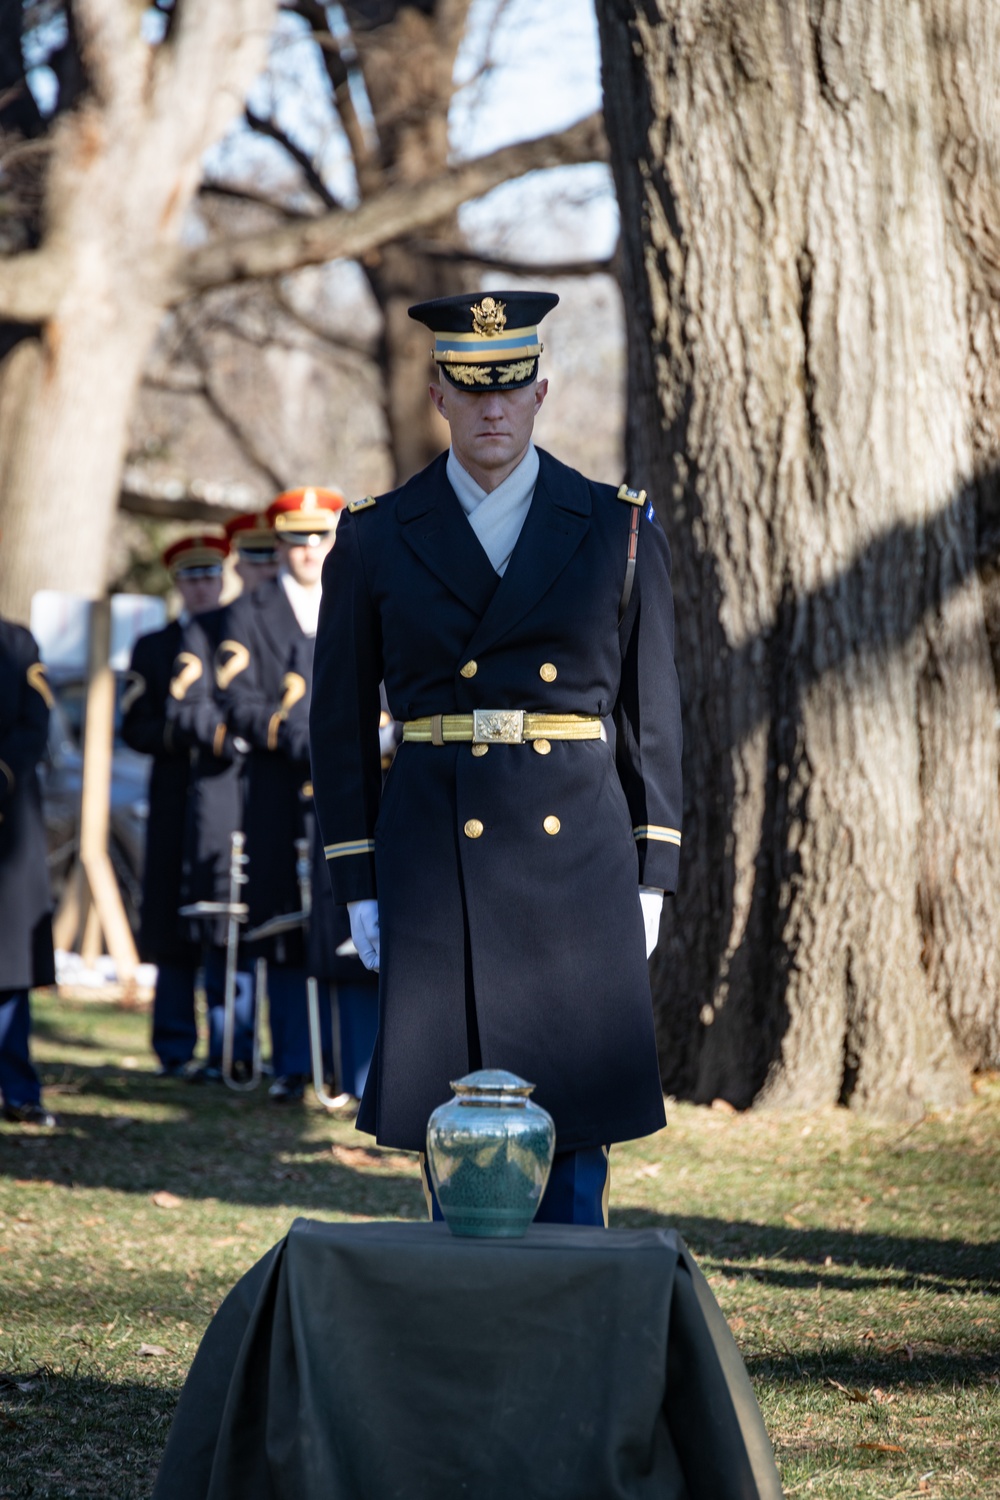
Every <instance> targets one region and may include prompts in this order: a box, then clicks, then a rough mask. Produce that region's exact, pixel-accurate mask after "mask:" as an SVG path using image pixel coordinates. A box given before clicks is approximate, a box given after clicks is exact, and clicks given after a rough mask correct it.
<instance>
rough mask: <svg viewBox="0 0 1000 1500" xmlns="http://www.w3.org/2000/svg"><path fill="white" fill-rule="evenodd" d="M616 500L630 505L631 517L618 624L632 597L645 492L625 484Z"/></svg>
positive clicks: (623, 616)
mask: <svg viewBox="0 0 1000 1500" xmlns="http://www.w3.org/2000/svg"><path fill="white" fill-rule="evenodd" d="M618 499H619V500H624V501H625V502H626V504H628V505H631V507H632V515H631V516H630V518H629V528H628V555H627V557H626V560H625V581H624V583H623V584H622V596H621V599H620V600H619V601H618V623H619V625H620V624H621V622H622V621H623V620H624V618H625V611H626V610H627V609H628V605H629V600H630V599H631V597H632V585H633V583H634V582H635V559H636V553H637V551H638V547H639V521H640V519H641V517H642V507H643V505H644V504H645V500H646V491H645V490H630V489H629V487H628V485H627V484H623V485H622V487H621V489H620V490H619V491H618Z"/></svg>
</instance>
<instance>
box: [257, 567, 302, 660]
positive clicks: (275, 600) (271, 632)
mask: <svg viewBox="0 0 1000 1500" xmlns="http://www.w3.org/2000/svg"><path fill="white" fill-rule="evenodd" d="M250 597H251V600H252V602H253V604H254V605H256V608H257V623H258V624H259V625H260V630H261V634H262V635H263V637H264V639H265V640H266V641H267V644H268V646H269V647H270V649H271V652H272V653H273V655H274V659H275V661H276V662H277V663H278V665H279V666H280V667H281V668H282V669H284V668H286V667H287V666H288V654H289V646H290V645H291V646H292V647H293V650H294V653H295V655H296V657H298V656H299V655H300V654H301V653H300V650H299V645H300V643H301V642H303V641H305V639H306V638H305V636H304V635H303V634H302V630H301V629H300V627H299V622H298V620H297V619H296V618H295V611H294V610H293V609H292V606H291V605H290V604H289V602H288V595H287V594H286V593H285V591H284V589H283V588H282V586H281V583H280V580H279V579H277V578H275V579H273V580H272V582H271V583H270V584H264V585H263V586H262V587H261V588H258V589H255V590H254V592H253V594H252V595H251V596H250Z"/></svg>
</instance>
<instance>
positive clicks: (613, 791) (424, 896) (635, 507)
mask: <svg viewBox="0 0 1000 1500" xmlns="http://www.w3.org/2000/svg"><path fill="white" fill-rule="evenodd" d="M556 300H557V299H556V298H555V297H554V296H552V295H550V294H546V293H533V292H495V293H493V294H492V295H475V294H473V295H469V296H465V297H448V298H443V299H440V300H438V301H435V302H429V303H422V304H421V305H419V306H417V307H414V308H411V309H410V313H411V316H413V317H414V318H416V319H418V320H419V321H420V322H422V323H424V324H425V325H426V326H427V327H428V328H429V329H430V330H431V331H432V333H433V335H434V351H433V358H434V360H435V362H436V364H437V378H436V379H435V380H434V382H433V383H432V385H431V387H430V395H431V399H432V400H433V402H434V405H435V407H436V408H437V410H438V411H439V412H440V413H441V415H442V416H443V417H444V418H445V419H446V421H447V422H448V423H449V425H450V428H451V448H450V451H449V452H448V453H446V454H442V455H441V456H440V457H439V458H438V459H436V460H435V461H434V462H433V463H431V464H430V465H429V466H428V468H426V469H425V470H423V472H422V473H420V474H418V475H416V476H415V477H414V478H413V479H411V480H409V481H408V482H407V483H406V484H404V485H403V486H402V487H401V488H400V489H398V490H396V491H395V492H394V493H392V494H390V495H385V496H382V497H380V498H378V499H377V500H376V499H374V498H372V497H369V498H368V499H366V500H363V501H360V502H356V503H355V504H353V505H351V506H349V507H348V514H347V516H346V517H345V519H344V521H343V522H342V524H341V528H340V531H339V534H338V538H337V546H336V547H335V548H334V550H333V552H332V553H331V556H330V558H329V559H328V561H327V564H326V568H325V572H324V579H323V610H322V613H321V618H320V627H319V634H318V638H317V646H316V659H315V675H314V690H313V710H312V753H313V781H314V786H315V795H316V806H317V812H318V816H319V819H320V824H321V827H322V830H323V836H324V839H325V845H326V854H327V858H328V861H329V868H330V872H331V877H332V881H333V887H334V891H335V894H336V897H337V899H338V901H340V902H341V903H344V904H346V905H347V906H348V910H349V912H350V915H351V927H352V932H353V933H354V936H355V942H356V944H357V947H358V950H359V952H360V953H361V954H362V956H363V957H366V958H367V960H368V962H369V963H370V964H371V965H372V966H375V965H377V966H378V967H379V969H380V1017H379V1037H378V1042H377V1045H376V1052H375V1059H374V1061H373V1064H372V1069H371V1073H370V1074H369V1080H368V1087H367V1089H366V1091H365V1095H364V1098H363V1100H362V1105H361V1110H360V1112H359V1116H358V1126H359V1128H361V1129H363V1130H369V1131H373V1132H374V1133H375V1134H376V1135H377V1138H378V1140H379V1141H380V1142H382V1143H383V1144H385V1145H390V1146H393V1147H397V1148H402V1149H407V1150H414V1151H420V1150H422V1149H423V1146H424V1141H425V1131H426V1125H427V1118H428V1116H429V1114H430V1113H431V1111H432V1110H433V1109H434V1108H435V1106H436V1105H438V1104H440V1103H441V1102H442V1101H444V1100H446V1099H447V1098H448V1097H449V1092H450V1091H449V1081H450V1080H451V1079H454V1078H458V1077H460V1076H461V1075H462V1074H464V1073H467V1072H468V1071H469V1070H470V1069H476V1068H479V1067H488V1068H506V1069H510V1070H511V1071H513V1072H515V1073H518V1074H521V1075H522V1076H523V1077H525V1078H527V1079H529V1080H530V1081H531V1082H533V1083H534V1084H535V1085H536V1092H535V1098H536V1099H537V1100H538V1102H539V1103H540V1104H542V1105H544V1106H545V1108H546V1109H548V1110H549V1111H550V1113H551V1114H552V1115H553V1117H554V1119H555V1123H556V1132H557V1144H556V1152H557V1154H556V1160H555V1163H554V1166H553V1173H552V1177H551V1179H550V1184H549V1188H548V1190H547V1192H546V1195H545V1199H544V1200H543V1203H542V1205H541V1209H540V1211H539V1217H540V1218H542V1219H545V1218H548V1219H554V1220H563V1221H565V1220H572V1221H575V1222H584V1223H598V1222H606V1219H605V1195H606V1187H607V1176H608V1167H607V1148H608V1147H609V1146H610V1145H611V1143H612V1142H614V1141H621V1140H627V1139H630V1138H633V1137H637V1136H641V1135H645V1134H647V1133H649V1132H651V1131H654V1130H656V1129H658V1128H659V1127H660V1126H661V1125H662V1124H663V1122H664V1114H663V1099H662V1091H661V1086H660V1078H659V1070H658V1065H657V1056H656V1044H655V1037H654V1028H653V1014H652V1006H651V1002H650V992H649V981H648V975H647V968H646V957H647V950H648V949H649V948H650V946H651V944H652V943H655V936H656V931H657V929H658V919H659V913H660V908H661V905H662V893H663V892H664V891H672V890H673V889H674V887H675V882H676V879H677V866H678V853H679V846H680V839H681V835H680V831H679V830H680V817H681V780H680V767H681V724H680V709H679V695H678V684H677V675H676V671H675V668H674V661H673V604H672V596H671V590H670V576H669V575H670V555H669V549H668V546H667V540H666V537H665V535H664V533H663V530H662V528H661V526H660V523H659V521H658V520H657V518H656V516H655V514H654V512H653V509H652V506H651V505H648V504H647V503H646V499H645V495H644V493H643V492H641V491H638V492H634V491H632V490H629V489H628V488H627V487H626V486H624V485H623V486H622V487H621V489H619V490H617V491H616V490H615V488H614V487H612V486H608V485H604V484H597V483H595V482H593V481H591V480H588V479H585V478H584V477H583V476H582V475H581V474H579V473H577V472H576V471H575V470H573V469H571V468H568V467H566V466H565V465H564V464H562V463H560V462H558V461H557V460H556V459H555V458H553V457H551V456H550V455H549V454H547V453H545V452H543V451H541V450H538V449H536V448H535V447H534V445H533V444H532V442H531V433H532V426H533V422H534V417H535V414H536V413H537V411H538V410H539V408H540V407H541V404H542V402H543V400H544V399H545V395H546V391H547V382H546V381H545V380H538V378H537V374H538V356H539V354H540V352H541V342H540V340H539V335H538V326H537V325H538V323H539V321H540V319H541V318H542V317H543V316H544V315H545V313H546V312H548V310H549V309H550V308H551V307H552V306H553V305H554V303H555V302H556ZM383 679H384V683H385V689H386V692H387V695H388V701H389V705H390V707H391V710H392V712H393V714H394V715H395V716H396V717H397V718H399V719H401V720H403V723H404V729H403V743H402V745H401V746H400V749H399V752H398V754H397V756H396V759H395V762H394V764H393V767H392V770H391V771H390V772H389V776H388V778H387V781H386V784H385V790H384V793H383V791H382V788H381V778H380V772H379V753H378V741H377V736H376V733H375V729H374V725H375V724H376V722H377V719H378V705H379V683H380V681H382V680H383ZM606 716H610V717H611V718H612V719H613V722H614V728H615V731H616V733H615V748H614V750H613V751H612V749H611V748H610V747H609V744H608V743H607V742H606V741H605V739H604V738H602V725H601V721H602V719H603V718H605V717H606ZM642 887H645V891H644V892H643V894H642V896H640V889H641V888H642ZM647 913H648V919H647ZM647 929H648V931H649V934H650V936H649V938H648V939H647V940H646V941H644V937H645V933H646V930H647Z"/></svg>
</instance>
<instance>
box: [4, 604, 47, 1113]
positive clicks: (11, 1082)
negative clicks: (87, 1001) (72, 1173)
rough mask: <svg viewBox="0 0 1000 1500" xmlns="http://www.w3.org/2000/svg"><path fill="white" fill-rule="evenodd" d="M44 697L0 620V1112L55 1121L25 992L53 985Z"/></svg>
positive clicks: (16, 635) (36, 674)
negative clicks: (36, 1063)
mask: <svg viewBox="0 0 1000 1500" xmlns="http://www.w3.org/2000/svg"><path fill="white" fill-rule="evenodd" d="M51 706H52V694H51V691H50V689H49V685H48V683H47V682H46V680H45V668H44V667H43V666H42V663H41V662H40V661H39V659H38V647H37V645H36V644H35V640H34V637H33V636H32V635H31V633H30V632H29V631H27V630H25V629H24V627H23V626H21V625H14V624H12V623H11V622H10V621H8V620H0V913H2V920H0V1096H2V1098H3V1117H4V1119H5V1120H13V1121H17V1122H19V1123H21V1124H24V1125H44V1126H52V1125H55V1123H56V1118H55V1115H53V1114H51V1113H50V1112H49V1110H47V1109H46V1108H45V1106H44V1104H43V1103H42V1092H41V1085H40V1084H39V1081H38V1074H37V1073H36V1072H35V1069H34V1067H33V1066H32V1062H31V1055H30V1051H29V1044H28V1037H29V1032H30V1028H31V1012H30V1009H29V1003H28V992H29V990H30V989H31V988H32V986H34V985H40V984H54V983H55V977H56V976H55V963H54V960H53V953H52V902H51V897H50V894H49V881H48V869H47V865H46V860H45V856H46V844H45V825H44V821H43V818H42V804H41V797H40V794H39V788H38V777H37V773H36V769H35V768H36V766H37V765H38V762H39V761H40V760H41V758H42V756H43V755H44V753H45V745H46V739H47V736H48V727H49V709H50V707H51Z"/></svg>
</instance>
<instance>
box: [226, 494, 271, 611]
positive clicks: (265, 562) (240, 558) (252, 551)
mask: <svg viewBox="0 0 1000 1500" xmlns="http://www.w3.org/2000/svg"><path fill="white" fill-rule="evenodd" d="M225 530H226V540H227V541H228V542H229V545H230V547H231V548H232V549H233V551H234V552H235V554H236V575H237V577H238V578H239V580H240V582H241V583H242V585H243V592H244V593H245V594H252V593H253V591H254V589H255V588H257V587H258V586H259V585H260V584H262V583H268V582H269V581H270V580H271V579H272V578H276V577H277V576H278V567H279V564H280V558H279V556H278V538H277V536H276V535H275V532H274V529H273V527H271V526H269V525H268V523H267V517H266V516H265V515H262V514H260V513H258V512H254V511H247V512H245V513H244V514H243V515H241V516H233V518H232V520H230V521H227V522H226V527H225Z"/></svg>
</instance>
